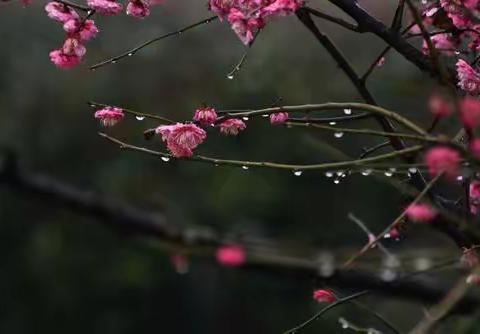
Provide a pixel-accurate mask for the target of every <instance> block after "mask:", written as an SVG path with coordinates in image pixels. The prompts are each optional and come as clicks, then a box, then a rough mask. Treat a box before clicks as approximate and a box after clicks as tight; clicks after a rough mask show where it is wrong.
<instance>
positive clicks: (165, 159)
mask: <svg viewBox="0 0 480 334" xmlns="http://www.w3.org/2000/svg"><path fill="white" fill-rule="evenodd" d="M161 159H162V160H163V161H164V162H169V161H170V158H169V157H166V156H163V157H161Z"/></svg>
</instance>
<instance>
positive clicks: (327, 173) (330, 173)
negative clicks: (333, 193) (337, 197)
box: [325, 172, 333, 177]
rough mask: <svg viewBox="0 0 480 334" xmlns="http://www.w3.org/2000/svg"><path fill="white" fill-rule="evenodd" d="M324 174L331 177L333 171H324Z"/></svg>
mask: <svg viewBox="0 0 480 334" xmlns="http://www.w3.org/2000/svg"><path fill="white" fill-rule="evenodd" d="M325 176H326V177H332V176H333V172H326V173H325Z"/></svg>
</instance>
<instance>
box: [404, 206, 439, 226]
mask: <svg viewBox="0 0 480 334" xmlns="http://www.w3.org/2000/svg"><path fill="white" fill-rule="evenodd" d="M405 214H406V215H407V217H408V219H410V220H412V221H414V222H419V223H430V222H431V221H432V220H434V219H435V217H436V216H437V212H436V211H435V210H434V209H433V208H432V207H431V206H430V205H427V204H411V205H410V206H409V207H408V208H407V209H406V211H405Z"/></svg>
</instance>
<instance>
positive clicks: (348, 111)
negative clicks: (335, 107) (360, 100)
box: [343, 109, 352, 115]
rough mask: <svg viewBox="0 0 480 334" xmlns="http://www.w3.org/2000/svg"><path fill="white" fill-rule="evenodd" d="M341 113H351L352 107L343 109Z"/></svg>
mask: <svg viewBox="0 0 480 334" xmlns="http://www.w3.org/2000/svg"><path fill="white" fill-rule="evenodd" d="M343 113H344V114H345V115H351V114H352V109H343Z"/></svg>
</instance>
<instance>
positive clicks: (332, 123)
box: [328, 122, 337, 125]
mask: <svg viewBox="0 0 480 334" xmlns="http://www.w3.org/2000/svg"><path fill="white" fill-rule="evenodd" d="M328 124H330V125H337V122H330V123H328Z"/></svg>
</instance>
